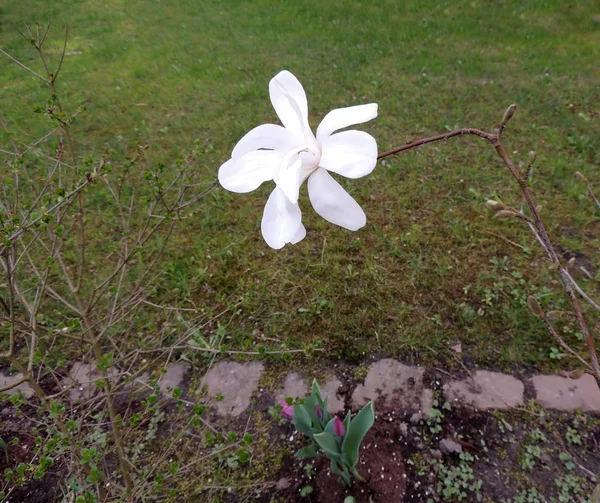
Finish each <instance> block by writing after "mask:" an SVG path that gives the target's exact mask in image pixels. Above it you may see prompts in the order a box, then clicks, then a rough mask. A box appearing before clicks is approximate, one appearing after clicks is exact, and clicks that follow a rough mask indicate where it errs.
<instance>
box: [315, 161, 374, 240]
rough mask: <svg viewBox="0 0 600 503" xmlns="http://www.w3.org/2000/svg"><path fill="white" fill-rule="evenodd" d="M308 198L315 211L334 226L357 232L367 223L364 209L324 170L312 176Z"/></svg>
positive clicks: (318, 170) (320, 169)
mask: <svg viewBox="0 0 600 503" xmlns="http://www.w3.org/2000/svg"><path fill="white" fill-rule="evenodd" d="M308 196H309V197H310V202H311V203H312V205H313V208H314V209H315V211H316V212H317V213H318V214H319V215H321V216H322V217H323V218H324V219H325V220H327V221H329V222H331V223H332V224H336V225H339V226H341V227H344V228H345V229H348V230H351V231H356V230H358V229H360V228H361V227H363V226H364V225H365V224H366V223H367V217H366V216H365V212H364V211H363V210H362V208H361V207H360V206H359V205H358V203H357V202H356V201H355V200H354V199H353V198H352V196H351V195H350V194H348V192H346V191H345V190H344V189H343V188H342V186H341V185H340V184H339V183H337V182H336V181H335V180H334V179H333V177H332V176H331V175H330V174H329V173H327V171H326V170H325V169H323V168H319V169H317V170H316V171H315V172H314V173H313V174H312V175H310V177H309V179H308Z"/></svg>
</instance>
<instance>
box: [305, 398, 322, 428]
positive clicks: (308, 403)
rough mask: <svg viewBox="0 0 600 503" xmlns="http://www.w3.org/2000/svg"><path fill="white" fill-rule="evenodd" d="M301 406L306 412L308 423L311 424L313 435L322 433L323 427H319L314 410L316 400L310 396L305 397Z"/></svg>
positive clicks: (315, 410)
mask: <svg viewBox="0 0 600 503" xmlns="http://www.w3.org/2000/svg"><path fill="white" fill-rule="evenodd" d="M303 405H304V408H305V409H306V412H308V415H309V416H310V421H311V423H312V426H311V429H312V430H313V433H321V432H322V431H323V427H322V426H321V422H320V421H319V418H318V417H317V409H316V408H315V406H316V405H317V398H316V397H315V396H312V395H311V396H307V397H306V398H305V399H304V403H303Z"/></svg>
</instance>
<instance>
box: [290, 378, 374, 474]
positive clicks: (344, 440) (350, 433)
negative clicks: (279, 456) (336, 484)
mask: <svg viewBox="0 0 600 503" xmlns="http://www.w3.org/2000/svg"><path fill="white" fill-rule="evenodd" d="M281 405H282V407H283V409H282V412H281V415H282V416H283V417H286V418H290V415H291V420H292V423H293V424H294V426H295V427H296V429H297V430H298V431H300V432H302V433H304V434H305V435H306V436H307V437H308V438H310V439H311V440H312V444H311V445H309V446H307V447H304V448H302V449H300V450H299V451H298V452H297V453H296V456H297V457H299V458H308V457H314V456H317V455H318V454H319V453H320V452H322V453H324V454H325V455H326V456H327V457H328V458H329V459H330V461H331V473H335V474H336V475H339V476H340V477H341V478H342V481H343V482H344V484H346V485H350V484H351V483H352V479H351V475H352V476H353V477H354V478H356V479H357V480H359V481H361V482H364V481H365V479H364V478H363V477H362V475H361V474H360V473H359V472H358V470H357V468H356V466H357V464H358V456H359V450H360V445H361V444H362V441H363V439H364V437H365V435H366V433H367V432H368V431H369V429H370V428H371V426H373V423H374V421H375V408H374V407H373V402H369V403H368V404H367V405H365V407H363V408H362V410H361V411H360V412H358V414H356V415H355V416H354V417H352V413H351V412H348V414H346V418H345V419H344V420H343V421H342V420H341V419H340V418H339V417H338V416H332V415H331V414H330V413H329V412H328V411H327V397H325V398H323V395H322V394H321V389H320V388H319V384H318V383H317V381H316V380H314V381H313V383H312V386H311V393H310V395H309V396H307V397H306V398H304V399H303V400H302V401H301V402H300V403H297V404H295V405H293V406H290V405H288V404H287V403H286V402H281ZM290 409H291V410H290Z"/></svg>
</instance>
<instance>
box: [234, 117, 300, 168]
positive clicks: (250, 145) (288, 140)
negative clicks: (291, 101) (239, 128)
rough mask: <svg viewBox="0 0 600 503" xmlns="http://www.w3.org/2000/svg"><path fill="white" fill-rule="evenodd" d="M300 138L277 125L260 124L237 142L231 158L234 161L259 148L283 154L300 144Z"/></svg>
mask: <svg viewBox="0 0 600 503" xmlns="http://www.w3.org/2000/svg"><path fill="white" fill-rule="evenodd" d="M302 138H303V137H300V138H297V137H294V135H292V134H291V133H290V132H289V131H288V130H286V129H285V128H284V127H282V126H278V125H277V124H262V125H261V126H257V127H255V128H254V129H252V130H251V131H249V132H248V133H246V134H245V135H244V137H243V138H242V139H241V140H240V141H238V142H237V145H236V146H235V147H234V148H233V152H232V153H231V157H232V159H236V158H238V157H241V156H243V155H244V154H247V153H248V152H252V151H253V150H258V149H259V148H262V149H270V150H277V151H279V152H282V153H285V152H287V151H288V150H290V149H292V148H293V147H295V146H297V144H299V143H302Z"/></svg>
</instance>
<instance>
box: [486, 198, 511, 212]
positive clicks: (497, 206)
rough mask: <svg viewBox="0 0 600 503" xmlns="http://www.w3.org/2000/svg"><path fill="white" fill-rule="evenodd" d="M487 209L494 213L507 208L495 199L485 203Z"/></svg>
mask: <svg viewBox="0 0 600 503" xmlns="http://www.w3.org/2000/svg"><path fill="white" fill-rule="evenodd" d="M485 205H486V207H487V208H488V209H490V210H492V211H501V210H503V209H505V208H506V206H504V205H503V204H502V203H501V202H499V201H495V200H494V199H488V200H487V201H486V203H485Z"/></svg>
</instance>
